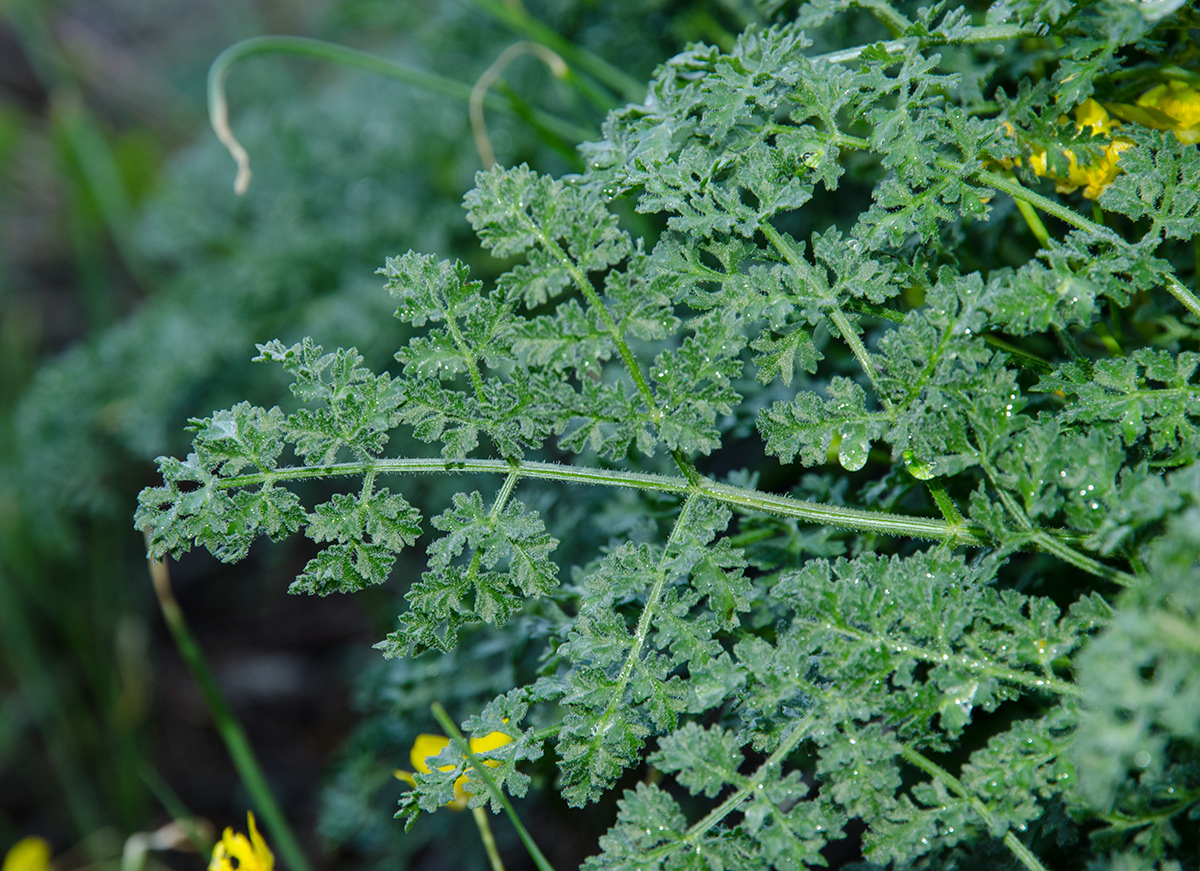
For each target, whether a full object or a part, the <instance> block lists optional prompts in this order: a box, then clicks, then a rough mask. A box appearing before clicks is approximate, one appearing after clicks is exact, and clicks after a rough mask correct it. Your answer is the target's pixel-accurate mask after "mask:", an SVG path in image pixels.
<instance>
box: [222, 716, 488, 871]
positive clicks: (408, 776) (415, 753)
mask: <svg viewBox="0 0 1200 871" xmlns="http://www.w3.org/2000/svg"><path fill="white" fill-rule="evenodd" d="M510 743H512V739H511V738H509V737H508V736H507V735H505V734H504V733H503V732H491V733H489V734H487V735H484V736H483V737H482V738H472V739H471V741H470V745H471V752H472V753H487V752H489V751H492V750H495V749H496V748H497V747H503V746H504V745H505V744H510ZM449 744H450V739H449V738H447V737H445V736H444V735H426V734H422V735H418V736H417V740H416V741H414V742H413V746H412V750H411V751H410V752H409V759H411V760H412V766H413V768H414V769H415V770H416V771H417V772H419V773H421V774H428V773H429V771H430V768H429V761H428V760H429V759H430V757H433V756H437V755H438V754H439V753H441V752H442V751H443V750H444V749H445V748H446V747H447V746H448V745H449ZM483 762H484V764H485V765H489V766H492V767H495V766H497V765H499V764H500V763H499V762H497V761H496V760H495V759H485V760H483ZM453 768H454V766H453V765H440V766H438V769H439V770H440V771H450V770H451V769H453ZM392 773H393V774H394V775H395V776H396V777H398V778H399V779H400V780H403V781H406V782H408V783H410V784H412V785H413V786H416V780H415V778H414V776H413V774H412V773H411V772H408V771H401V770H400V769H396V770H395V771H393V772H392ZM469 780H470V775H468V774H466V773H464V774H460V775H459V776H458V777H457V778H455V780H454V801H451V802H447V803H446V807H449V808H452V809H454V810H462V809H463V808H465V807H466V806H467V802H468V801H469V800H470V797H471V794H470V793H468V792H467V782H468V781H469ZM210 871H218V869H210Z"/></svg>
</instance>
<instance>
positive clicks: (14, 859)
mask: <svg viewBox="0 0 1200 871" xmlns="http://www.w3.org/2000/svg"><path fill="white" fill-rule="evenodd" d="M49 868H50V845H49V844H48V843H46V841H45V840H43V839H42V838H36V837H30V838H22V839H21V840H19V841H17V842H16V843H15V844H13V845H12V846H11V847H10V848H9V850H8V852H7V853H5V854H4V867H3V871H49Z"/></svg>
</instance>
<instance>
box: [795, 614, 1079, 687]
mask: <svg viewBox="0 0 1200 871" xmlns="http://www.w3.org/2000/svg"><path fill="white" fill-rule="evenodd" d="M795 620H796V622H797V623H808V624H811V625H813V626H818V627H819V626H824V625H825V621H822V620H811V619H806V618H804V617H800V616H797V617H796V618H795ZM836 631H837V632H838V633H840V634H842V635H845V636H846V637H847V638H853V639H854V640H855V641H859V642H862V643H863V644H866V645H871V644H875V645H882V646H887V647H894V646H896V642H895V640H894V639H892V638H889V637H888V636H887V635H876V634H875V633H873V632H858V631H856V630H854V629H852V628H851V627H849V626H846V625H844V624H839V625H838V627H837V630H836ZM902 643H903V645H904V649H905V652H906V653H911V654H912V655H913V656H914V657H916V658H917V659H920V660H922V661H924V662H928V663H930V664H931V665H941V664H942V663H944V662H945V661H946V660H945V659H944V657H945V656H950V658H951V659H953V660H955V661H956V662H957V663H958V664H959V665H963V666H966V668H968V669H970V670H971V671H973V672H977V673H978V674H983V675H987V676H988V677H994V678H997V679H999V680H1002V681H1005V682H1007V683H1010V684H1015V685H1016V686H1021V687H1025V688H1026V689H1030V690H1034V691H1044V692H1053V693H1058V694H1059V695H1063V696H1080V695H1082V693H1081V692H1080V690H1079V687H1077V686H1076V685H1075V684H1073V683H1070V682H1069V681H1065V680H1061V679H1059V678H1056V677H1050V676H1045V677H1038V676H1037V675H1033V674H1029V673H1027V672H1023V671H1016V670H1013V669H1008V668H1001V667H1000V666H998V665H996V664H994V663H992V662H990V661H980V660H978V659H975V658H973V657H969V656H967V655H966V654H953V655H951V654H943V653H940V652H938V651H936V650H930V649H929V648H926V647H921V646H918V645H914V644H913V643H912V642H911V641H909V640H907V639H905V640H904V641H903V642H902Z"/></svg>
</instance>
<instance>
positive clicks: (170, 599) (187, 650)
mask: <svg viewBox="0 0 1200 871" xmlns="http://www.w3.org/2000/svg"><path fill="white" fill-rule="evenodd" d="M150 579H151V580H152V581H153V583H154V594H155V596H157V597H158V604H159V607H160V608H161V609H162V614H163V619H164V620H165V621H166V624H167V628H168V629H169V630H170V631H171V637H172V638H173V639H174V640H175V646H176V648H178V650H179V655H180V656H181V657H183V661H184V664H185V665H186V666H187V668H188V671H189V672H191V675H192V678H193V679H194V680H195V681H196V683H197V684H199V686H200V690H201V692H202V693H203V694H204V701H205V703H206V704H207V705H208V710H209V712H210V713H211V714H212V718H213V723H214V724H215V725H216V727H217V732H218V733H219V734H220V736H221V740H222V741H223V742H224V743H225V749H226V750H228V751H229V757H230V759H231V760H232V761H233V765H234V768H236V769H237V773H238V776H239V777H240V778H241V780H242V784H243V785H244V786H245V787H246V791H247V792H248V793H250V798H251V800H252V801H253V802H254V809H255V810H256V811H258V814H259V816H261V817H262V819H263V822H264V823H265V824H266V827H267V830H268V831H269V832H270V833H271V839H272V840H273V841H274V842H275V846H276V848H277V849H278V850H279V853H280V855H281V857H282V858H283V862H284V864H285V865H286V866H287V867H288V868H289V871H309V866H308V860H307V859H306V858H305V856H304V851H303V850H302V849H301V848H300V842H299V841H298V840H296V836H295V834H293V832H292V829H291V826H289V825H288V822H287V817H286V816H284V813H283V810H282V809H281V808H280V807H279V803H278V802H277V801H276V800H275V796H274V794H273V793H272V792H271V787H270V786H269V785H268V784H267V778H266V776H265V775H264V774H263V771H262V768H261V767H260V766H259V764H258V759H257V758H256V757H255V755H254V750H253V748H252V747H251V746H250V741H249V740H248V739H247V738H246V733H245V732H244V731H243V730H242V727H241V724H240V723H238V721H237V718H236V717H235V716H234V715H233V712H232V711H231V710H230V708H229V704H228V703H227V702H226V701H225V697H224V695H223V694H222V693H221V690H220V688H219V687H218V686H217V682H216V680H215V679H214V678H213V675H212V672H211V671H210V670H209V668H208V663H207V662H206V661H205V659H204V654H203V652H201V650H200V645H199V644H197V643H196V639H195V637H194V636H193V635H192V631H191V629H190V628H189V627H188V625H187V620H186V619H185V618H184V616H183V610H182V609H181V608H180V607H179V602H178V601H177V600H176V599H175V594H174V593H173V592H172V591H171V577H170V575H169V574H168V572H167V566H166V564H165V563H164V562H163V561H162V560H155V559H151V560H150Z"/></svg>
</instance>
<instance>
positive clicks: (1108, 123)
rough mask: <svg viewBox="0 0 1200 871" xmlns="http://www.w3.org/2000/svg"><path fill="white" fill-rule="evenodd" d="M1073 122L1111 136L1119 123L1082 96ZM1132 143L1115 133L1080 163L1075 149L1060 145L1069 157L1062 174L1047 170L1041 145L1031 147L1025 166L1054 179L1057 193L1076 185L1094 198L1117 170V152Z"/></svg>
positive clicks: (1094, 131)
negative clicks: (1099, 148)
mask: <svg viewBox="0 0 1200 871" xmlns="http://www.w3.org/2000/svg"><path fill="white" fill-rule="evenodd" d="M1059 120H1060V121H1065V120H1066V119H1065V118H1060V119H1059ZM1075 126H1076V128H1077V129H1079V130H1080V131H1082V130H1083V129H1084V128H1087V129H1088V130H1090V131H1091V134H1092V136H1107V137H1111V136H1112V132H1113V131H1114V130H1115V129H1116V128H1118V127H1120V126H1121V125H1120V122H1118V121H1114V120H1113V119H1112V118H1111V117H1109V114H1108V112H1107V111H1105V109H1104V107H1103V106H1101V105H1100V104H1099V103H1097V102H1096V101H1095V100H1084V101H1083V102H1082V103H1080V104H1079V106H1078V107H1077V108H1076V109H1075ZM1004 127H1005V129H1006V131H1007V132H1008V135H1009V136H1012V135H1013V129H1012V125H1011V124H1008V123H1007V122H1006V123H1005V125H1004ZM1132 145H1133V143H1132V142H1130V141H1129V140H1128V139H1123V138H1121V137H1119V136H1118V137H1116V138H1114V139H1112V141H1111V142H1110V143H1109V144H1108V146H1107V147H1106V148H1105V149H1104V151H1103V152H1101V153H1100V154H1098V155H1096V157H1095V158H1094V159H1093V160H1092V162H1091V163H1089V164H1088V165H1087V166H1080V165H1079V161H1078V160H1077V159H1076V157H1075V153H1074V152H1073V151H1071V149H1069V148H1064V149H1063V152H1064V153H1065V154H1066V155H1067V160H1068V161H1070V164H1069V166H1068V168H1067V174H1066V175H1065V176H1060V175H1056V174H1055V173H1054V172H1053V171H1051V170H1050V168H1049V165H1048V162H1047V159H1046V151H1045V149H1042V148H1035V149H1034V150H1033V154H1031V155H1030V156H1029V168H1030V169H1031V170H1033V172H1034V173H1035V174H1036V175H1040V176H1042V177H1043V178H1051V179H1054V189H1055V190H1057V191H1058V192H1059V193H1060V194H1069V193H1071V192H1072V191H1073V190H1075V189H1076V188H1083V195H1084V196H1085V197H1087V198H1088V199H1090V200H1096V199H1099V198H1100V194H1102V193H1104V191H1105V189H1107V188H1108V186H1109V185H1110V184H1112V183H1113V179H1115V178H1116V177H1117V176H1118V175H1119V174H1120V173H1121V168H1120V166H1119V165H1118V161H1119V157H1118V155H1120V153H1121V152H1122V151H1124V150H1125V149H1126V148H1129V147H1130V146H1132ZM1000 163H1001V164H1002V165H1004V166H1005V167H1006V168H1007V167H1008V166H1009V165H1010V164H1009V162H1008V161H1006V160H1005V161H1000ZM1015 163H1016V164H1017V165H1020V163H1021V162H1020V161H1019V160H1017V161H1015Z"/></svg>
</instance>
